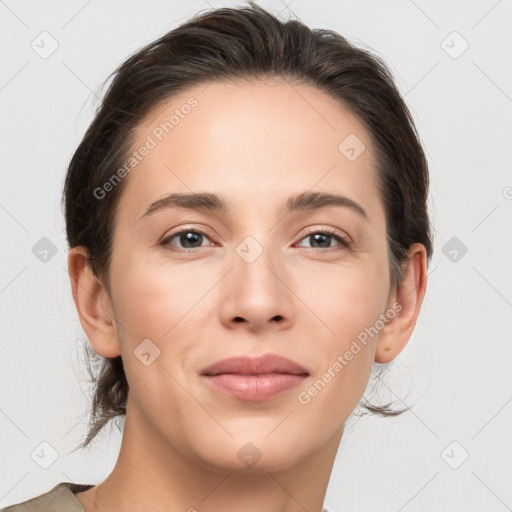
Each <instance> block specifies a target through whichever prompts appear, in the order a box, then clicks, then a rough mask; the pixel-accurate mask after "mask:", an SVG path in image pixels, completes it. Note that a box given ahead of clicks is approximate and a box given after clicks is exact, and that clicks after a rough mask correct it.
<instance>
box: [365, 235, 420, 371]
mask: <svg viewBox="0 0 512 512" xmlns="http://www.w3.org/2000/svg"><path fill="white" fill-rule="evenodd" d="M426 287H427V254H426V249H425V247H424V245H423V244H420V243H415V244H413V245H411V247H410V248H409V251H408V260H407V262H406V263H405V266H404V272H403V278H402V281H401V283H400V285H399V286H398V287H397V290H396V293H395V301H396V303H397V304H399V307H398V308H394V309H395V310H398V312H397V313H396V315H395V316H394V318H392V319H391V320H390V321H389V322H388V323H387V324H386V326H385V327H384V328H383V329H382V331H381V332H380V334H379V340H378V343H377V347H376V351H375V361H376V362H378V363H389V362H390V361H392V360H393V359H394V358H395V357H396V356H397V355H398V354H400V352H401V351H402V350H403V349H404V347H405V346H406V345H407V342H408V341H409V339H410V338H411V335H412V332H413V330H414V326H415V325H416V321H417V319H418V316H419V313H420V309H421V304H422V302H423V297H424V296H425V291H426Z"/></svg>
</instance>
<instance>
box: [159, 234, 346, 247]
mask: <svg viewBox="0 0 512 512" xmlns="http://www.w3.org/2000/svg"><path fill="white" fill-rule="evenodd" d="M183 233H195V234H197V235H202V236H204V237H206V238H209V237H208V235H207V234H206V233H204V232H203V231H200V230H197V229H182V230H180V231H176V232H175V233H172V234H170V235H169V236H168V237H166V238H164V239H163V240H162V242H160V245H162V246H164V247H170V246H171V244H170V241H171V240H172V239H173V238H176V237H177V236H179V235H181V234H183ZM316 234H322V235H329V236H332V237H333V238H334V239H336V240H337V241H338V242H339V244H340V245H341V248H336V247H327V248H323V249H322V248H320V249H319V248H317V247H309V248H308V247H306V249H313V250H322V251H324V252H325V251H332V250H339V249H350V248H351V246H352V242H351V241H350V239H349V238H347V237H343V236H341V235H339V234H337V233H336V232H335V231H333V230H332V229H329V228H325V229H314V230H311V231H309V232H308V233H306V235H305V236H303V237H302V238H301V241H302V240H304V239H306V238H308V237H310V236H312V235H316ZM200 248H201V247H194V248H192V249H182V248H172V249H171V250H173V251H178V252H193V251H195V250H197V249H200Z"/></svg>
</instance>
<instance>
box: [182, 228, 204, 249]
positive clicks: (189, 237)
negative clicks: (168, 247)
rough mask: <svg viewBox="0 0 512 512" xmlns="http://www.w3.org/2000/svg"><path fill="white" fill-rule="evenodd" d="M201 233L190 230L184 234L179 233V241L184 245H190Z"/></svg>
mask: <svg viewBox="0 0 512 512" xmlns="http://www.w3.org/2000/svg"><path fill="white" fill-rule="evenodd" d="M200 236H201V235H200V234H199V233H192V232H190V231H189V232H188V233H186V234H182V235H181V237H180V238H181V240H180V241H181V243H182V244H183V246H184V247H190V244H193V243H194V242H197V239H198V237H200Z"/></svg>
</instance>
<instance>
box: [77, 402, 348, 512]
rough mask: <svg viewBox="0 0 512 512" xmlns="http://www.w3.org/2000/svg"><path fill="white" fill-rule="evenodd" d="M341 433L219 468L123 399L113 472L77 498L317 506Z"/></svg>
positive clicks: (87, 503) (155, 506)
mask: <svg viewBox="0 0 512 512" xmlns="http://www.w3.org/2000/svg"><path fill="white" fill-rule="evenodd" d="M342 434H343V426H341V427H340V428H339V429H337V430H336V431H335V432H334V434H333V436H332V437H331V438H330V439H329V440H328V442H327V443H326V444H325V445H323V446H322V447H321V448H320V449H318V450H315V451H314V453H309V454H306V455H304V456H303V457H302V458H300V459H297V458H294V457H293V454H291V457H290V460H289V461H288V462H287V463H285V462H284V461H272V464H269V463H268V462H267V463H266V464H265V458H264V457H262V458H261V459H260V461H258V463H257V464H255V466H254V467H253V468H250V469H248V468H243V466H242V465H241V464H240V467H241V468H242V469H240V467H235V468H233V467H231V468H220V467H216V466H214V465H211V464H209V463H207V462H205V461H203V460H201V459H200V458H199V457H198V456H197V455H196V456H195V457H194V456H191V454H190V453H188V452H186V451H185V450H183V449H182V448H181V447H179V446H175V445H171V444H170V443H169V442H168V441H165V440H164V439H162V437H161V435H160V434H159V433H158V432H155V431H154V430H152V429H151V428H150V426H149V425H148V424H147V423H146V421H145V420H144V418H143V416H142V415H139V414H137V410H136V408H134V407H130V406H129V404H128V405H127V416H126V421H125V428H124V432H123V440H122V444H121V450H120V454H119V457H118V460H117V462H116V465H115V467H114V469H113V471H112V473H111V474H110V475H109V477H108V478H107V479H106V480H105V481H104V482H103V483H101V484H100V485H99V486H97V487H94V488H93V489H91V491H90V492H89V491H87V494H88V499H84V498H83V497H80V499H79V501H80V502H81V503H82V505H83V506H84V508H85V510H86V512H93V511H94V512H118V511H121V510H123V511H125V510H129V511H138V510H152V511H154V512H160V511H162V512H163V511H168V510H183V511H188V512H206V511H207V512H221V511H222V512H225V511H226V510H227V508H226V504H229V510H244V511H245V512H261V510H265V511H266V512H292V511H297V510H308V511H311V512H321V511H322V507H323V502H324V498H325V494H326V491H327V485H328V482H329V477H330V474H331V471H332V466H333V464H334V459H335V457H336V452H337V450H338V447H339V443H340V440H341V436H342ZM175 444H176V443H175ZM290 451H292V448H290ZM270 459H271V457H267V460H270ZM84 494H85V493H84ZM94 503H95V504H94Z"/></svg>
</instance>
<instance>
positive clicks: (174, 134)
mask: <svg viewBox="0 0 512 512" xmlns="http://www.w3.org/2000/svg"><path fill="white" fill-rule="evenodd" d="M143 147H145V148H146V149H143ZM133 150H134V151H137V154H136V155H135V156H132V158H135V160H133V159H132V160H131V161H129V162H127V166H126V168H125V169H129V172H126V176H125V177H124V178H123V179H127V180H128V183H127V188H126V190H125V191H124V194H123V195H122V197H121V200H120V203H119V207H118V210H117V212H116V217H115V230H114V233H115V234H114V243H113V255H112V261H111V267H110V282H111V293H112V294H111V301H112V308H113V314H114V316H115V320H116V332H117V337H116V343H117V341H118V343H119V350H120V353H121V355H122V359H123V363H124V367H125V371H126V374H127V380H128V383H129V387H130V393H129V400H128V412H127V420H126V421H127V424H128V423H130V424H131V425H133V426H134V429H137V432H139V434H140V435H141V436H144V438H145V439H146V442H148V441H147V440H148V439H149V440H155V442H156V440H158V442H159V444H160V446H163V445H168V446H171V447H172V449H173V450H175V451H176V452H179V453H180V454H181V455H183V456H185V457H187V458H188V459H189V460H194V461H197V462H198V463H201V464H203V465H205V466H207V467H217V468H218V467H222V468H226V469H230V468H231V469H235V468H236V469H240V468H241V467H243V466H242V464H244V463H246V462H248V464H246V465H248V466H249V465H250V463H249V461H250V460H252V461H253V462H254V463H256V464H257V467H259V468H263V469H265V470H277V469H280V468H281V469H284V468H286V467H289V466H291V465H292V464H294V463H297V462H298V461H299V460H300V459H302V458H303V457H305V456H306V455H308V454H312V453H314V452H315V451H317V450H318V449H319V448H320V447H321V446H324V445H326V444H327V443H329V442H330V441H332V440H333V439H336V440H337V441H339V436H340V435H341V433H342V431H343V425H344V422H345V420H346V419H347V417H348V416H349V415H350V413H351V412H352V410H353V409H354V407H355V406H356V405H357V403H358V402H359V400H360V398H361V396H362V394H363V392H364V390H365V388H366V385H367V382H368V379H369V375H370V371H371V368H372V364H373V362H374V357H375V350H376V343H377V341H378V337H379V334H376V331H378V330H379V329H380V328H381V327H382V325H383V322H382V320H383V318H384V317H387V318H390V311H393V310H394V309H393V303H392V301H393V300H394V294H393V290H392V289H391V288H390V281H389V271H388V260H387V251H386V228H385V215H384V209H383V205H382V201H381V198H380V194H379V191H378V189H377V185H376V175H375V163H374V160H373V159H374V155H373V148H372V144H371V141H370V137H369V135H368V133H367V132H366V130H365V129H364V127H363V125H362V124H361V123H360V122H359V121H358V120H357V119H356V118H355V117H354V116H353V115H351V114H350V113H349V112H348V111H346V110H343V109H342V108H341V107H340V105H339V104H338V102H337V101H335V100H334V99H333V98H331V97H330V96H328V95H327V94H325V93H323V92H321V91H319V90H317V89H315V88H312V87H309V86H304V85H297V84H293V85H291V84H288V83H286V82H284V81H279V80H275V81H270V82H264V81H260V82H257V83H252V84H248V83H239V84H234V83H220V82H214V83H211V84H210V85H208V86H205V85H204V84H203V85H201V86H197V87H194V88H191V89H189V90H187V91H186V92H184V93H182V94H180V95H179V96H177V97H175V98H173V99H172V100H170V101H168V102H167V103H166V104H164V105H162V106H161V107H159V108H158V109H157V110H155V111H153V112H152V113H151V114H150V115H149V116H148V117H147V118H146V119H145V120H144V122H143V123H142V124H141V125H140V126H139V127H138V130H137V133H136V141H135V143H134V146H133ZM171 194H174V195H181V194H183V195H186V196H193V195H194V194H208V195H209V197H211V196H215V197H216V198H217V199H216V201H218V202H219V201H221V202H222V203H223V204H224V205H225V209H222V208H216V207H213V206H212V205H211V204H210V203H209V202H208V201H203V202H202V203H201V201H195V206H194V204H191V203H193V201H190V197H189V201H188V202H187V200H185V199H182V200H181V206H179V205H177V204H173V203H172V202H171V201H169V202H168V203H167V206H166V207H160V208H153V209H152V211H151V212H150V213H147V214H145V213H146V212H147V211H148V209H150V207H151V205H153V203H155V202H156V201H161V200H162V199H165V198H166V197H168V196H169V195H171ZM323 194H329V195H335V196H340V197H343V198H346V199H339V200H337V201H334V200H332V198H331V200H328V199H329V198H327V199H326V197H324V196H323ZM301 195H304V196H305V199H306V200H305V201H300V197H301ZM310 195H312V196H311V197H312V199H313V200H312V201H309V199H311V197H310ZM308 198H309V199H308ZM303 199H304V198H303ZM186 204H188V206H186ZM201 204H202V205H203V206H202V207H201V206H200V205H201ZM161 206H162V205H161ZM290 206H292V208H290ZM363 212H364V213H363ZM181 230H184V233H183V234H182V235H177V234H176V233H178V232H179V231H181ZM326 231H327V233H326ZM338 237H339V238H338ZM345 241H347V242H348V243H349V244H350V245H349V246H346V245H345ZM372 329H373V330H372ZM369 333H372V334H371V335H370V334H369ZM363 340H364V341H363ZM264 354H277V355H279V356H282V357H285V358H287V359H290V360H292V361H294V362H296V363H297V364H298V365H299V366H300V367H302V368H303V370H305V373H306V375H302V376H297V375H295V376H292V375H290V374H288V375H284V376H283V375H281V376H280V377H277V376H276V375H277V374H275V373H274V374H273V376H270V377H269V376H267V377H261V375H260V377H257V376H255V375H252V376H247V375H246V376H240V375H238V376H236V375H235V376H233V375H231V377H227V376H226V375H224V376H223V377H219V376H217V377H212V376H206V375H202V373H203V371H204V370H205V368H207V367H208V366H211V365H212V364H213V363H216V362H217V361H219V360H222V359H225V358H229V357H234V356H251V357H258V356H261V355H264ZM224 371H226V370H224ZM256 373H257V372H256ZM223 384H224V385H226V386H227V387H225V388H222V387H221V386H222V385H223ZM280 386H282V387H280ZM288 386H289V387H288ZM237 390H238V391H237ZM149 442H153V441H149ZM248 443H250V444H248Z"/></svg>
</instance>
